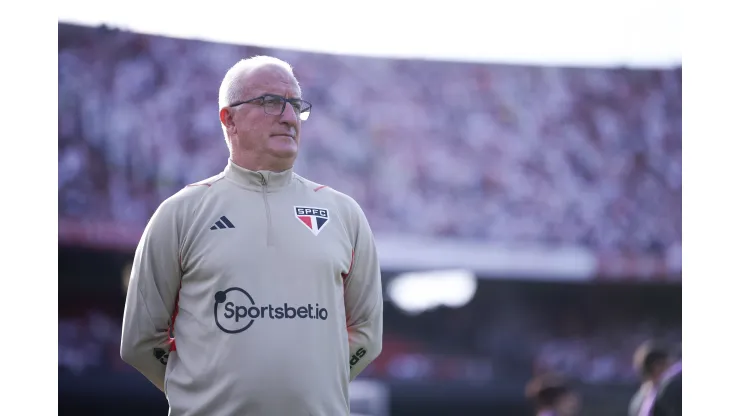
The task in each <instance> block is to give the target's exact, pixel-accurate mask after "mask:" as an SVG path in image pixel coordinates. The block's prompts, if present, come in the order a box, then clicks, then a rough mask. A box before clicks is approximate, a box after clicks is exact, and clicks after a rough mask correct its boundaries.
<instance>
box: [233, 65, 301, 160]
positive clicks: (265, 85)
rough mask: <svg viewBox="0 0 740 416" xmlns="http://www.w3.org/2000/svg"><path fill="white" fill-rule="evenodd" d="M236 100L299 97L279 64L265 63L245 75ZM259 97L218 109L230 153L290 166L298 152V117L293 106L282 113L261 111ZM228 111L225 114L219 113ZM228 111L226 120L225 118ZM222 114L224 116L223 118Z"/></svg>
mask: <svg viewBox="0 0 740 416" xmlns="http://www.w3.org/2000/svg"><path fill="white" fill-rule="evenodd" d="M241 90H242V96H241V99H240V100H239V101H243V100H249V99H252V98H256V97H259V96H262V95H265V94H272V95H278V96H281V97H285V98H301V91H300V88H299V87H298V82H297V81H296V79H295V78H294V77H293V76H292V75H291V74H290V73H289V72H287V71H286V70H284V69H283V68H281V67H279V66H265V67H261V68H259V69H256V70H254V71H252V72H251V73H249V74H247V75H246V76H245V78H244V80H243V81H242V83H241ZM261 104H263V102H261V101H260V100H258V101H256V102H252V103H247V104H242V105H239V106H236V107H232V108H229V109H222V110H221V111H222V114H221V118H222V122H224V125H226V126H227V129H229V133H230V135H231V137H232V142H231V143H232V147H233V149H232V152H234V153H237V152H247V153H252V154H254V155H256V156H257V157H258V159H260V160H263V161H270V164H273V162H274V163H275V164H276V165H279V166H281V167H283V168H289V167H292V166H293V162H294V161H295V158H296V156H297V155H298V144H299V143H300V132H301V120H300V118H299V115H298V114H297V112H296V111H295V109H294V108H293V107H292V106H291V105H290V104H287V105H286V106H285V111H283V114H282V115H271V114H267V113H265V110H264V107H263V106H262V105H261ZM224 111H228V112H229V113H228V114H226V115H225V114H223V112H224ZM229 114H230V119H229ZM224 117H227V118H226V119H224Z"/></svg>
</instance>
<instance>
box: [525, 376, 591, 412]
mask: <svg viewBox="0 0 740 416" xmlns="http://www.w3.org/2000/svg"><path fill="white" fill-rule="evenodd" d="M525 394H526V397H527V398H528V399H530V400H531V401H532V402H533V403H534V405H535V408H536V411H537V413H536V415H537V416H575V415H578V414H579V412H580V409H581V400H580V398H579V397H578V395H577V394H576V393H575V392H574V391H573V390H572V389H571V388H570V386H569V385H568V384H567V383H566V382H565V380H563V379H562V378H561V377H559V376H557V375H554V374H544V375H541V376H538V377H535V378H534V379H532V380H531V381H530V382H529V383H528V384H527V387H526V392H525Z"/></svg>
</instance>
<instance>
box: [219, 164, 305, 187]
mask: <svg viewBox="0 0 740 416" xmlns="http://www.w3.org/2000/svg"><path fill="white" fill-rule="evenodd" d="M224 174H225V176H226V178H227V179H229V180H231V181H233V182H235V183H237V184H238V185H240V186H242V187H245V188H248V189H252V190H255V191H261V192H277V191H279V190H280V189H282V188H284V187H285V186H287V185H289V184H290V183H291V181H292V180H293V169H288V170H284V171H282V172H272V171H268V170H259V171H253V170H249V169H244V168H243V167H241V166H238V165H237V164H236V163H234V161H232V160H231V158H229V163H228V164H227V165H226V168H225V169H224Z"/></svg>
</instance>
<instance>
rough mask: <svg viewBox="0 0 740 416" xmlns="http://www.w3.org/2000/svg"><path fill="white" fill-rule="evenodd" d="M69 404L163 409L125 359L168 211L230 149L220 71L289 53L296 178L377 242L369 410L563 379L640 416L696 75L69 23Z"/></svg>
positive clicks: (669, 334)
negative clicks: (340, 205) (344, 50)
mask: <svg viewBox="0 0 740 416" xmlns="http://www.w3.org/2000/svg"><path fill="white" fill-rule="evenodd" d="M58 35H59V55H58V59H59V409H60V414H81V413H86V414H101V415H102V414H105V415H118V414H128V415H132V414H136V415H141V416H147V415H163V414H166V412H167V403H166V400H165V398H164V396H163V395H162V394H161V393H160V392H159V391H158V390H157V389H156V388H155V387H153V386H152V385H150V384H149V382H148V381H147V380H146V379H145V378H144V377H143V376H141V375H139V374H138V373H137V372H136V371H135V370H133V369H132V368H131V367H129V366H127V365H126V364H124V363H123V362H122V361H121V359H120V357H119V342H120V332H121V318H122V313H123V305H124V301H125V288H126V285H127V279H128V271H129V268H130V264H131V261H132V258H133V252H134V249H135V246H136V243H137V242H138V239H139V237H140V235H141V232H142V231H143V228H144V226H145V224H146V222H147V221H148V219H149V217H150V216H151V214H152V213H153V212H154V210H155V209H156V207H157V206H158V205H159V204H160V203H161V202H162V201H163V200H164V199H165V198H167V197H169V196H170V195H172V194H174V193H175V192H177V191H178V190H179V189H181V188H182V187H183V186H185V185H186V184H188V183H191V182H195V181H198V180H201V179H203V178H206V177H209V176H212V175H214V174H216V173H218V172H220V171H221V170H222V169H223V168H224V166H225V164H226V160H227V157H228V152H227V149H226V146H225V143H224V141H223V137H222V132H221V130H220V126H219V122H218V118H217V112H218V108H217V94H218V87H219V84H220V82H221V79H222V77H223V74H224V73H225V71H226V70H227V69H228V68H229V67H230V66H231V65H233V64H234V63H235V62H236V61H238V60H239V59H241V58H244V57H249V56H252V55H257V54H267V55H273V56H277V57H279V58H281V59H285V60H287V61H288V62H289V63H291V64H292V65H293V66H294V68H295V73H296V76H297V78H298V79H299V81H300V82H301V85H302V88H303V95H304V98H306V99H307V100H309V101H311V102H312V103H313V106H314V107H313V111H312V115H311V118H310V119H309V120H308V121H307V122H305V123H304V127H303V130H302V135H303V136H302V149H301V153H300V156H299V159H298V161H297V165H296V171H297V172H298V173H299V174H301V175H302V176H305V177H307V178H309V179H311V180H314V181H316V182H319V183H323V184H327V185H329V186H331V187H333V188H335V189H337V190H339V191H342V192H344V193H347V194H349V195H350V196H352V197H353V198H355V199H356V200H357V201H358V202H359V203H360V205H361V206H362V207H363V209H364V210H365V212H366V214H367V216H368V219H369V221H370V224H371V226H372V228H373V230H374V232H375V234H376V239H377V244H378V250H379V253H380V258H381V266H382V269H383V270H382V272H383V283H384V294H385V300H386V302H385V336H384V337H385V338H384V347H383V353H382V355H381V356H380V357H379V358H378V359H377V360H376V361H375V362H374V363H373V364H372V365H371V366H370V367H369V368H367V370H365V371H364V373H363V374H362V375H361V380H360V381H358V382H353V383H352V401H353V409H352V410H353V412H357V413H358V414H366V415H369V416H391V415H392V416H403V415H493V414H496V415H529V414H533V408H532V404H531V402H529V401H528V399H527V398H526V397H525V386H526V385H527V382H528V381H529V380H531V379H532V378H533V377H536V376H538V375H541V374H547V373H550V372H557V373H558V374H561V375H563V376H565V377H567V378H568V379H569V380H571V381H572V385H573V388H574V389H575V391H577V392H578V394H579V395H580V397H581V400H582V405H583V413H582V414H585V415H606V416H609V415H624V414H626V412H627V406H628V404H629V400H630V398H631V396H632V395H633V394H634V393H635V391H636V390H637V389H638V388H639V385H640V380H639V378H638V375H637V374H636V372H635V371H634V369H633V366H632V355H633V353H634V351H635V348H636V347H637V346H638V344H640V343H641V342H642V341H644V340H646V339H648V338H654V337H659V338H661V339H663V340H666V341H667V342H669V343H673V344H676V345H678V344H680V341H681V68H680V65H679V66H676V67H668V68H666V67H661V68H624V67H585V66H584V67H577V66H567V67H566V66H553V65H521V64H520V65H514V64H503V63H488V62H486V63H481V62H479V63H474V62H462V61H455V62H453V61H440V60H422V59H418V58H415V59H398V58H394V59H390V58H380V57H358V56H350V55H337V54H324V53H311V52H307V51H302V52H299V51H295V50H288V49H272V48H263V47H256V46H250V45H239V44H231V43H215V42H207V41H199V40H187V39H177V38H170V37H164V36H156V35H149V34H143V33H135V32H131V31H124V30H117V29H114V28H110V27H106V26H96V27H92V26H83V25H78V24H69V23H61V22H60V23H59V27H58Z"/></svg>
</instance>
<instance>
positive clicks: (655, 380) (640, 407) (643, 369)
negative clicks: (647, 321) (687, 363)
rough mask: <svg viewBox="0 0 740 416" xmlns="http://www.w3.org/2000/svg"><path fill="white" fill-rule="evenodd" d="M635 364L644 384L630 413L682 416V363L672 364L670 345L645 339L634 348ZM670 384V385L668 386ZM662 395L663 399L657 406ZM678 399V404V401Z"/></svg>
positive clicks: (636, 394)
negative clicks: (666, 345) (658, 398)
mask: <svg viewBox="0 0 740 416" xmlns="http://www.w3.org/2000/svg"><path fill="white" fill-rule="evenodd" d="M634 365H635V370H636V371H637V372H638V373H639V374H640V376H641V377H642V379H643V383H642V385H641V386H640V389H639V390H638V391H637V393H635V395H634V396H633V398H632V401H631V402H630V406H629V414H630V416H651V415H655V416H659V415H660V416H663V415H680V414H681V384H680V371H681V365H680V362H675V363H671V354H670V352H669V350H668V348H667V347H665V346H664V345H662V344H661V343H660V342H657V341H654V340H649V341H646V342H644V343H643V344H641V345H640V346H639V347H638V348H637V350H636V351H635V355H634ZM676 376H678V378H677V379H676ZM675 381H677V382H678V383H677V384H676V383H675ZM668 385H670V388H667V386H668ZM676 387H678V391H676ZM659 395H660V396H661V399H660V405H659V406H658V404H657V401H658V400H657V397H658V396H659ZM676 395H677V396H676ZM676 398H677V400H678V403H676V402H675V401H676ZM676 412H677V413H676Z"/></svg>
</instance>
